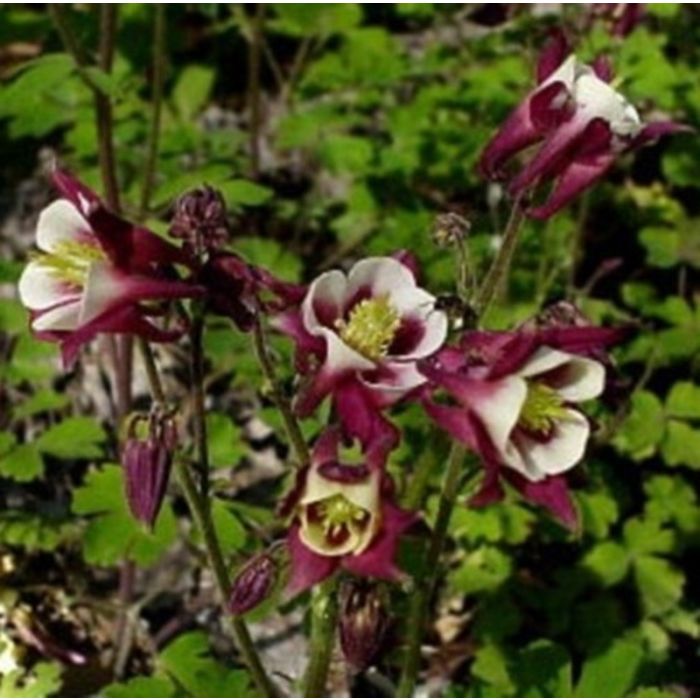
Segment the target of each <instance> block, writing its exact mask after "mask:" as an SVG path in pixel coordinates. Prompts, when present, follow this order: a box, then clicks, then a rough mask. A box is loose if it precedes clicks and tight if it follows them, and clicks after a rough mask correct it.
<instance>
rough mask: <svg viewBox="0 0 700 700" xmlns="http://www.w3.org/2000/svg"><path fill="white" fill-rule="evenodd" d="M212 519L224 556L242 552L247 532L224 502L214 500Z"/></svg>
mask: <svg viewBox="0 0 700 700" xmlns="http://www.w3.org/2000/svg"><path fill="white" fill-rule="evenodd" d="M211 517H212V520H213V521H214V529H215V530H216V534H217V537H218V538H219V542H220V543H221V548H222V549H223V551H224V554H232V553H234V552H238V551H240V550H241V549H242V548H243V547H244V546H245V542H246V531H245V528H244V527H243V525H242V523H241V521H240V520H239V519H238V517H237V516H236V515H235V513H233V512H232V510H231V508H229V506H228V505H227V504H226V503H225V502H224V501H222V500H220V499H214V500H213V501H212V507H211Z"/></svg>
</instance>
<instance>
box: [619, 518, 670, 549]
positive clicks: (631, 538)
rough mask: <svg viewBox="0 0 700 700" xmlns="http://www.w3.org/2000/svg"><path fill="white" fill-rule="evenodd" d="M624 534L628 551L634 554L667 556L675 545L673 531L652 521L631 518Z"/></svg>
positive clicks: (626, 524)
mask: <svg viewBox="0 0 700 700" xmlns="http://www.w3.org/2000/svg"><path fill="white" fill-rule="evenodd" d="M623 534H624V537H625V543H626V544H627V547H628V549H629V550H630V552H632V553H634V554H659V553H661V554H667V553H668V552H670V551H672V550H673V547H674V544H675V534H674V532H673V530H671V529H669V528H664V527H662V526H661V525H660V524H659V523H658V522H655V521H654V520H650V519H642V518H630V519H629V520H628V521H627V522H626V523H625V527H624V529H623Z"/></svg>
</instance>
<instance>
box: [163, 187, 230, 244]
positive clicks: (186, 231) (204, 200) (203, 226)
mask: <svg viewBox="0 0 700 700" xmlns="http://www.w3.org/2000/svg"><path fill="white" fill-rule="evenodd" d="M170 235H171V236H173V238H179V239H181V240H183V241H184V242H185V245H186V246H187V247H188V248H190V249H191V250H192V251H193V252H194V253H195V254H197V255H204V254H205V253H212V252H214V251H216V250H219V249H221V248H222V247H223V245H224V244H225V243H226V241H227V240H228V238H229V235H230V229H229V223H228V219H227V217H226V202H224V198H223V197H222V195H221V192H219V191H218V190H215V189H214V188H213V187H209V186H208V185H204V186H203V187H197V188H196V189H193V190H190V191H189V192H186V193H185V194H183V195H182V196H181V197H180V198H179V199H178V200H177V202H176V204H175V213H174V214H173V219H172V222H171V224H170Z"/></svg>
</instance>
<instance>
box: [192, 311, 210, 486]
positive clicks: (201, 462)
mask: <svg viewBox="0 0 700 700" xmlns="http://www.w3.org/2000/svg"><path fill="white" fill-rule="evenodd" d="M203 335H204V309H203V308H199V305H198V304H195V309H194V312H193V318H192V327H191V329H190V342H191V345H192V355H191V360H190V375H191V377H192V406H193V413H194V443H195V448H196V452H197V471H198V472H199V488H200V493H201V495H202V498H203V499H204V500H207V499H208V498H209V445H208V443H207V422H206V410H205V406H204V350H203V347H202V338H203Z"/></svg>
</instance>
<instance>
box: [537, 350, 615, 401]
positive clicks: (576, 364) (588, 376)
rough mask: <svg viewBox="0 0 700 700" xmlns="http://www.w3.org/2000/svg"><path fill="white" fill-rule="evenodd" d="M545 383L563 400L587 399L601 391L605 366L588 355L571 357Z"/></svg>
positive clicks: (603, 386)
mask: <svg viewBox="0 0 700 700" xmlns="http://www.w3.org/2000/svg"><path fill="white" fill-rule="evenodd" d="M547 384H548V385H549V386H551V387H552V388H553V389H556V391H557V393H558V394H559V395H560V396H561V397H562V398H563V399H564V400H565V401H572V402H578V401H588V400H589V399H595V398H596V397H598V396H600V395H601V394H602V393H603V389H604V388H605V367H604V366H603V365H602V364H601V363H600V362H596V361H595V360H591V359H590V358H588V357H572V358H571V360H570V361H569V362H568V363H567V364H566V365H565V366H564V367H562V368H561V369H560V370H557V372H555V373H554V374H553V375H552V380H551V381H549V378H548V381H547Z"/></svg>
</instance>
